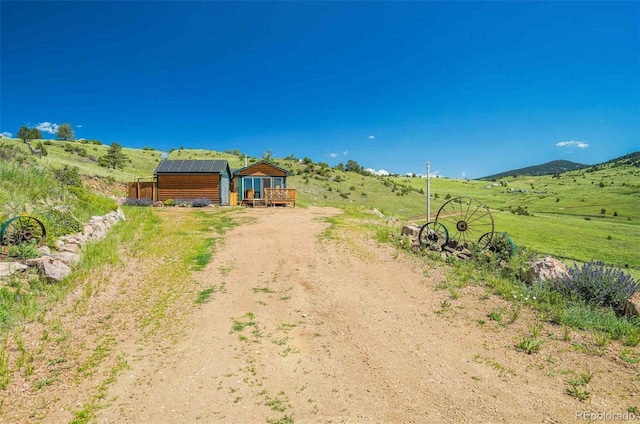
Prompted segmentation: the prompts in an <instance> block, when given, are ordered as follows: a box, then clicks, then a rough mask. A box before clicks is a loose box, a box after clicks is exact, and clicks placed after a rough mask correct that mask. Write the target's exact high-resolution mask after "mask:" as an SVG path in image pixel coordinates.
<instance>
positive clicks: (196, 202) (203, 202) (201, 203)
mask: <svg viewBox="0 0 640 424" xmlns="http://www.w3.org/2000/svg"><path fill="white" fill-rule="evenodd" d="M210 204H211V199H207V198H202V199H193V200H192V201H191V206H193V207H194V208H202V207H205V206H209V205H210Z"/></svg>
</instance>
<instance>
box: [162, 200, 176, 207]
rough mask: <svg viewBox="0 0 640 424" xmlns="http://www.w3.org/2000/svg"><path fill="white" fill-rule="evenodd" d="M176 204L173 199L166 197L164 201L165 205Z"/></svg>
mask: <svg viewBox="0 0 640 424" xmlns="http://www.w3.org/2000/svg"><path fill="white" fill-rule="evenodd" d="M175 204H176V202H175V201H174V200H173V199H167V200H165V202H164V205H165V206H174V205H175Z"/></svg>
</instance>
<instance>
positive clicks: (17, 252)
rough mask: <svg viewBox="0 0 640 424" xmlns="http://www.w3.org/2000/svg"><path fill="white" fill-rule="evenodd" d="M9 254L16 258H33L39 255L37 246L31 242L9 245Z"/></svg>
mask: <svg viewBox="0 0 640 424" xmlns="http://www.w3.org/2000/svg"><path fill="white" fill-rule="evenodd" d="M9 256H12V257H14V258H18V259H33V258H37V257H39V256H40V252H39V251H38V248H37V247H36V246H35V245H34V244H33V243H22V244H20V245H18V246H10V247H9Z"/></svg>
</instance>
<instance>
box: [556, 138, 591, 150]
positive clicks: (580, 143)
mask: <svg viewBox="0 0 640 424" xmlns="http://www.w3.org/2000/svg"><path fill="white" fill-rule="evenodd" d="M556 146H558V147H577V148H579V149H586V148H587V147H589V145H588V144H587V143H585V142H584V141H573V140H571V141H560V142H558V143H556Z"/></svg>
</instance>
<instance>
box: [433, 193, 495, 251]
mask: <svg viewBox="0 0 640 424" xmlns="http://www.w3.org/2000/svg"><path fill="white" fill-rule="evenodd" d="M435 222H437V223H440V224H442V225H443V226H444V227H445V228H450V229H451V231H449V242H448V245H449V246H452V247H455V248H464V247H468V246H469V245H470V244H472V243H475V242H476V240H478V239H479V237H481V235H482V234H486V233H493V229H494V224H493V216H492V215H491V212H490V211H489V208H488V207H487V206H486V205H484V204H482V203H480V202H479V201H478V200H475V199H473V198H471V197H456V198H454V199H451V200H449V201H448V202H446V203H445V204H444V205H442V207H440V209H439V210H438V214H437V215H436V220H435Z"/></svg>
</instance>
